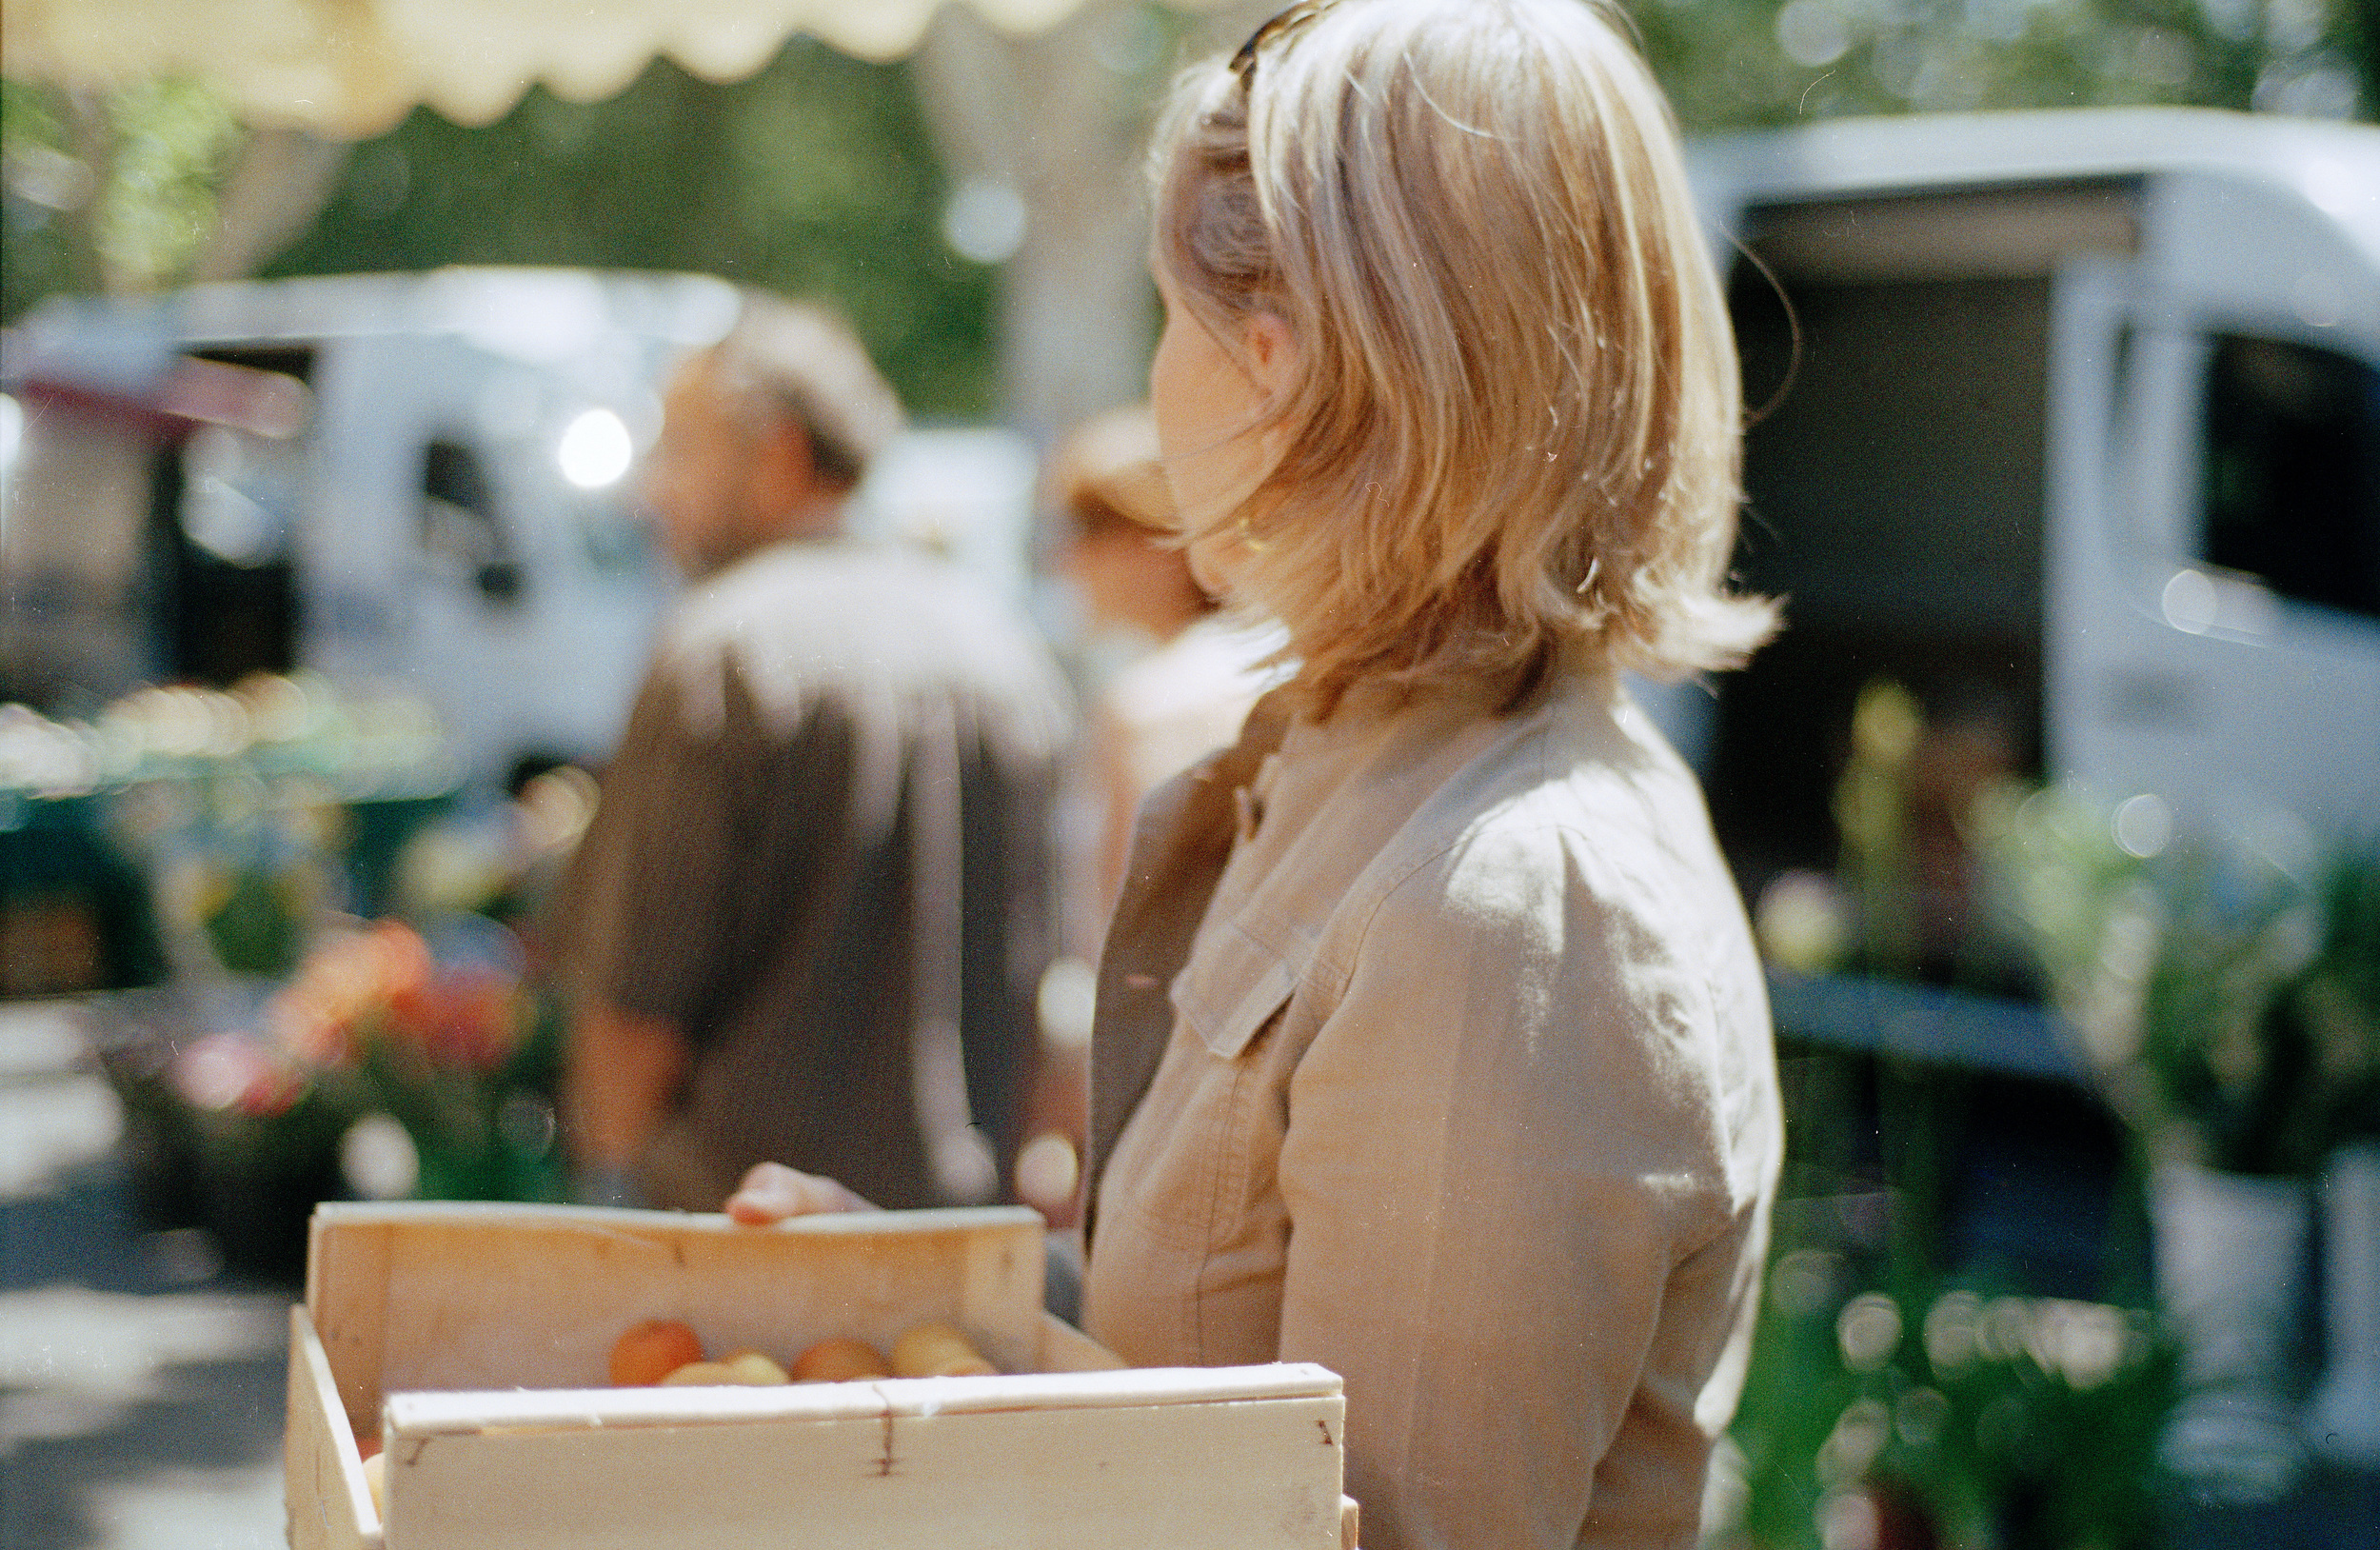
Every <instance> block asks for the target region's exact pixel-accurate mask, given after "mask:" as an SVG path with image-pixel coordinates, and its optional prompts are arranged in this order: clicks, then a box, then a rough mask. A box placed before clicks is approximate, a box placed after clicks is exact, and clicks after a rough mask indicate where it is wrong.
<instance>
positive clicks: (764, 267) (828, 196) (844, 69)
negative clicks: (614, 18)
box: [267, 38, 995, 414]
mask: <svg viewBox="0 0 2380 1550" xmlns="http://www.w3.org/2000/svg"><path fill="white" fill-rule="evenodd" d="M944 196H945V190H944V178H943V175H942V170H941V169H940V167H939V165H938V164H937V162H936V161H935V158H934V156H933V153H932V150H931V149H930V147H929V146H928V144H927V140H926V134H925V130H924V127H923V124H922V121H921V119H920V117H919V113H918V109H917V106H916V99H915V94H914V92H913V91H912V89H911V88H910V85H909V81H908V72H907V70H905V68H903V67H902V66H899V65H891V66H885V65H871V64H865V63H863V62H861V61H859V60H856V59H852V58H849V57H847V56H845V55H843V54H840V53H837V52H835V51H834V50H830V49H828V48H826V47H825V46H823V45H822V44H819V43H817V42H815V41H814V40H810V39H806V38H797V39H796V40H795V41H794V42H792V43H791V44H789V45H787V47H786V48H785V50H784V51H783V53H781V54H780V55H779V56H778V58H777V60H776V61H775V62H774V63H773V64H772V65H770V66H769V68H768V69H766V70H763V71H762V72H761V73H760V74H758V75H756V76H753V77H751V78H750V79H748V80H745V81H743V82H739V83H737V84H735V85H732V86H724V87H723V86H713V85H710V84H708V83H705V82H703V81H700V80H697V79H695V78H694V77H692V76H689V75H687V74H686V73H685V72H684V70H680V69H678V68H677V67H676V66H675V65H672V64H669V63H667V62H665V61H662V62H656V63H655V64H654V65H652V66H651V67H650V68H649V69H647V70H645V72H644V74H643V75H641V76H640V77H638V79H637V80H636V81H635V83H634V84H632V85H631V86H630V87H629V88H628V89H626V90H625V91H623V92H621V93H620V94H619V95H617V96H615V97H612V98H609V99H607V100H605V101H604V102H599V103H591V104H585V105H579V104H573V103H567V102H564V101H561V100H560V99H558V98H556V97H554V96H552V95H550V94H549V93H547V92H546V91H545V90H544V89H535V90H532V91H531V92H530V93H529V94H528V95H527V96H526V97H525V98H524V99H523V100H522V102H521V104H520V105H519V106H518V107H517V108H515V109H513V111H512V112H511V113H510V114H508V115H507V116H506V117H505V118H504V119H503V120H501V121H500V122H498V123H496V124H493V125H490V126H488V127H486V128H485V129H463V128H460V127H458V126H456V125H454V124H451V123H448V122H447V121H446V119H444V118H441V117H440V116H438V115H437V114H436V113H434V112H431V111H429V110H428V109H420V110H417V111H416V112H414V113H413V114H412V115H411V116H410V117H409V118H407V120H406V121H405V122H404V123H403V124H401V125H399V126H398V127H397V129H395V130H393V131H392V132H390V133H388V134H387V135H384V136H382V137H381V138H379V139H376V140H370V141H366V142H364V143H363V144H361V145H359V146H357V147H356V149H355V152H354V155H353V156H352V157H351V158H350V160H349V162H348V165H347V173H346V176H345V178H344V180H343V182H342V184H341V186H340V188H339V189H338V190H337V191H336V193H334V195H333V196H332V198H331V201H330V203H329V205H328V207H327V209H325V210H324V212H323V215H322V218H321V219H320V220H319V221H318V222H317V223H316V224H315V226H314V229H312V230H311V231H310V232H308V233H307V235H306V236H305V237H303V238H301V239H300V240H299V242H298V243H297V244H296V246H294V247H293V248H290V249H289V250H288V251H287V252H285V253H283V254H282V255H281V256H280V257H279V258H278V259H276V260H275V261H274V262H273V263H272V264H271V266H270V267H269V268H268V270H267V272H268V274H270V275H296V274H346V273H355V272H363V271H373V270H387V269H421V268H434V267H437V266H439V265H445V264H545V265H586V266H591V267H597V268H647V269H695V270H702V271H705V272H708V273H713V274H719V275H723V276H725V277H726V278H728V279H730V280H735V281H739V282H743V283H747V284H752V285H758V286H764V287H768V288H774V289H778V290H783V291H786V292H789V293H792V294H797V295H807V296H816V297H820V298H823V299H824V300H827V301H829V302H831V303H833V304H834V305H836V306H838V307H840V308H842V309H843V311H844V312H845V313H846V314H847V315H848V316H849V317H850V318H851V320H852V322H853V324H854V326H855V327H856V328H858V329H859V330H860V332H861V334H862V335H863V337H864V338H865V339H866V340H867V342H868V345H869V347H870V348H872V349H873V350H874V351H875V352H876V355H877V358H878V360H879V361H881V362H882V363H883V368H884V370H885V372H886V374H887V375H888V376H890V377H891V378H892V380H893V383H894V385H895V386H896V387H898V388H900V390H901V392H902V397H903V398H904V399H905V400H906V401H907V402H908V404H909V405H910V406H911V407H912V408H913V409H915V410H917V411H918V412H920V413H925V414H982V413H986V412H989V411H990V410H991V408H992V407H993V394H994V388H995V376H994V365H993V362H994V351H993V348H992V338H993V330H994V292H993V285H992V272H991V270H989V269H988V268H983V267H982V266H978V265H974V264H970V263H968V262H967V261H965V260H964V259H962V258H960V257H959V256H958V255H957V254H955V253H953V252H952V251H951V250H950V248H949V247H948V245H947V244H946V243H944V242H943V240H942V235H941V229H940V220H941V212H942V203H943V199H944Z"/></svg>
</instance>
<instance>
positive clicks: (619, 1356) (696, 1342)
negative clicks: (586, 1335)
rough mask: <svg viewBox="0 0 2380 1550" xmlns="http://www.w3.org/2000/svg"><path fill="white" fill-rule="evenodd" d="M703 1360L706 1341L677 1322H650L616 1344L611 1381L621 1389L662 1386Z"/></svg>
mask: <svg viewBox="0 0 2380 1550" xmlns="http://www.w3.org/2000/svg"><path fill="white" fill-rule="evenodd" d="M702 1360H703V1342H702V1341H701V1339H700V1338H698V1337H697V1336H696V1335H695V1333H694V1331H693V1330H692V1329H690V1328H688V1327H687V1326H686V1325H685V1324H684V1323H683V1322H681V1321H678V1320H676V1319H647V1320H645V1321H644V1322H643V1323H641V1324H633V1325H631V1326H629V1328H628V1331H627V1333H625V1334H624V1335H622V1336H621V1337H620V1338H619V1339H618V1340H617V1341H613V1342H612V1347H611V1381H612V1382H613V1384H614V1385H615V1386H618V1387H621V1388H632V1387H641V1386H645V1385H647V1384H652V1383H658V1382H660V1381H662V1380H663V1379H664V1378H666V1377H668V1376H669V1375H670V1374H671V1373H673V1372H676V1371H677V1370H678V1369H679V1368H680V1367H683V1366H684V1365H685V1364H686V1363H687V1362H689V1361H702Z"/></svg>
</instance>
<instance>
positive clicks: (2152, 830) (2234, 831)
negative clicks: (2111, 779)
mask: <svg viewBox="0 0 2380 1550" xmlns="http://www.w3.org/2000/svg"><path fill="white" fill-rule="evenodd" d="M1977 827H1978V830H1979V832H1980V833H1981V834H1982V835H1983V836H1984V837H1985V844H1986V848H1987V851H1988V853H1989V854H1990V855H1991V856H1992V857H1993V862H1994V864H1995V866H1996V868H1997V870H1998V872H1999V874H2000V877H2001V879H2002V881H2003V887H2004V891H2005V893H2006V895H2007V899H2008V903H2009V904H2010V906H2011V908H2012V910H2013V914H2014V916H2015V918H2016V920H2017V922H2018V923H2019V926H2020V930H2021V931H2022V933H2023V935H2024V936H2025V937H2026V939H2027V940H2028V941H2029V942H2030V943H2031V944H2032V946H2033V950H2034V951H2035V953H2036V955H2037V957H2038V959H2039V961H2040V964H2041V967H2042V971H2043V976H2044V978H2045V980H2046V981H2047V983H2048V984H2049V987H2050V994H2051V999H2052V1001H2053V1003H2054V1004H2055V1005H2056V1007H2057V1009H2058V1010H2059V1011H2060V1012H2061V1013H2062V1014H2063V1015H2064V1017H2065V1019H2066V1022H2067V1023H2068V1024H2069V1026H2070V1027H2071V1028H2072V1029H2073V1032H2074V1034H2075V1037H2076V1040H2077V1043H2078V1046H2079V1048H2080V1050H2081V1052H2082V1054H2083V1056H2084V1057H2085V1059H2086V1061H2087V1062H2088V1063H2089V1065H2090V1067H2091V1069H2092V1071H2093V1073H2094V1074H2095V1076H2096V1078H2097V1080H2098V1081H2099V1083H2100V1085H2101V1086H2102V1088H2103V1090H2104V1091H2105V1092H2106V1093H2107V1095H2108V1097H2109V1100H2110V1102H2111V1103H2112V1104H2113V1105H2114V1107H2115V1108H2116V1109H2117V1110H2118V1112H2120V1113H2121V1114H2122V1115H2123V1116H2124V1117H2125V1119H2126V1121H2127V1122H2128V1123H2130V1124H2131V1125H2132V1128H2133V1130H2134V1132H2135V1133H2136V1134H2137V1135H2138V1136H2139V1137H2140V1139H2141V1141H2142V1143H2144V1145H2145V1146H2146V1147H2147V1148H2148V1150H2149V1151H2150V1153H2151V1154H2152V1157H2156V1158H2160V1159H2163V1158H2174V1159H2182V1160H2187V1161H2191V1162H2195V1163H2201V1164H2203V1165H2206V1166H2209V1167H2214V1168H2219V1169H2223V1170H2226V1171H2230V1172H2237V1173H2251V1174H2266V1175H2290V1176H2304V1175H2308V1174H2311V1173H2312V1172H2314V1171H2315V1170H2316V1169H2318V1168H2319V1167H2320V1166H2321V1163H2322V1160H2323V1159H2324V1158H2325V1157H2327V1156H2328V1155H2329V1154H2330V1151H2331V1150H2333V1149H2334V1148H2335V1147H2336V1146H2337V1145H2338V1144H2339V1143H2341V1142H2343V1141H2345V1140H2347V1139H2349V1138H2350V1137H2351V1136H2354V1135H2357V1134H2372V1133H2380V846H2375V845H2372V844H2370V843H2362V844H2344V845H2338V846H2336V847H2335V848H2334V849H2333V850H2332V851H2331V852H2330V854H2329V855H2328V856H2327V857H2318V856H2316V855H2315V854H2314V852H2313V847H2311V846H2310V845H2307V844H2305V843H2304V842H2303V841H2302V840H2301V839H2299V838H2298V837H2297V836H2295V835H2294V833H2293V832H2292V831H2291V830H2290V829H2289V828H2288V827H2287V826H2286V825H2271V826H2269V827H2268V828H2266V829H2263V830H2258V829H2255V828H2251V827H2234V828H2231V829H2225V830H2220V831H2212V832H2208V833H2204V834H2197V835H2192V836H2188V837H2184V838H2178V839H2177V838H2176V837H2174V835H2173V834H2172V821H2171V815H2170V814H2169V813H2168V812H2167V810H2166V809H2165V807H2164V805H2163V804H2162V803H2161V802H2159V801H2158V799H2156V798H2154V797H2152V796H2136V797H2133V798H2132V799H2130V800H2129V801H2126V802H2122V803H2113V804H2111V803H2107V802H2103V801H2101V800H2099V799H2097V798H2095V797H2093V796H2092V794H2090V793H2088V792H2085V791H2081V790H2078V789H2073V788H2064V787H2053V788H2049V789H2045V790H2041V791H2037V792H2033V793H2031V794H2017V793H2004V794H2002V795H2001V796H2000V797H1998V798H1996V799H1995V800H1994V801H1993V802H1992V803H1990V804H1987V805H1985V806H1984V809H1983V811H1982V813H1981V816H1980V817H1979V820H1978V824H1977Z"/></svg>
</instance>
